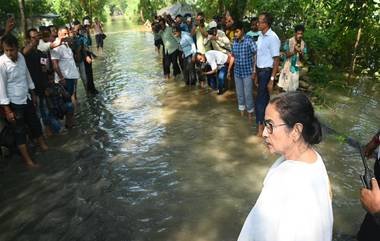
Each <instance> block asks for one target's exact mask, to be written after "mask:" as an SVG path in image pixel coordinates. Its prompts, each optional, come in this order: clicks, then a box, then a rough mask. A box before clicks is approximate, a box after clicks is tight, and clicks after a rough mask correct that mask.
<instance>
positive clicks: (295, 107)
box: [152, 13, 380, 241]
mask: <svg viewBox="0 0 380 241" xmlns="http://www.w3.org/2000/svg"><path fill="white" fill-rule="evenodd" d="M271 26H272V16H271V15H270V14H269V13H261V14H260V15H259V16H258V17H254V18H252V19H251V21H250V30H249V31H246V29H245V26H244V24H243V23H242V22H240V21H235V19H234V18H233V17H232V16H230V15H226V16H225V17H214V18H213V19H212V20H211V21H210V22H207V21H206V19H205V16H204V14H203V13H198V14H197V15H196V16H195V18H194V19H193V18H192V16H191V15H190V14H186V15H185V16H182V15H177V16H175V18H174V19H173V18H172V17H171V16H170V15H167V14H164V15H163V16H156V17H155V19H154V21H153V25H152V31H153V35H154V45H155V46H156V48H157V50H158V51H160V49H161V48H162V57H163V59H162V62H163V72H164V75H165V77H166V78H168V79H169V78H170V73H171V70H170V67H171V66H172V67H173V75H174V77H175V78H177V76H179V75H180V73H181V71H182V75H183V79H184V81H185V83H186V85H197V83H198V84H199V87H200V88H208V87H207V85H208V86H209V88H212V89H214V90H215V91H216V92H217V94H218V95H223V93H224V91H225V90H226V89H228V88H231V86H232V85H233V84H234V86H235V91H236V96H237V104H238V106H237V107H238V110H239V111H240V112H241V115H242V116H244V115H245V112H246V113H247V115H248V118H250V119H252V118H253V113H255V117H256V124H257V136H259V137H263V138H264V141H265V144H266V145H267V147H268V149H269V151H270V152H271V153H276V154H279V155H281V157H280V158H279V159H278V160H277V161H276V162H275V163H274V164H273V165H272V167H271V168H270V169H269V171H268V173H267V176H266V177H265V180H264V183H263V184H264V185H263V189H262V191H261V194H260V196H259V198H258V199H257V201H256V204H255V205H254V207H253V209H252V210H251V212H250V213H249V215H248V217H247V218H246V220H245V222H244V225H243V228H242V230H241V232H240V235H239V237H238V241H254V240H255V241H279V240H287V241H290V240H291V241H305V240H307V241H330V240H332V234H333V211H332V190H331V185H330V181H329V177H328V174H327V171H326V167H325V165H324V162H323V159H322V157H321V156H320V155H319V153H318V152H317V151H316V150H315V149H314V147H313V146H314V145H315V144H318V143H319V142H320V141H321V139H322V131H321V125H320V122H319V121H318V119H317V117H316V116H315V113H314V108H313V106H312V104H311V102H310V101H309V99H308V97H307V96H306V95H305V94H303V93H301V92H297V91H296V90H297V89H298V87H299V72H300V68H301V67H302V64H303V62H304V61H305V60H306V59H307V53H308V51H307V47H306V44H305V42H304V40H303V34H304V31H305V28H304V26H303V25H297V26H295V27H294V36H293V37H291V38H289V39H287V40H286V41H285V43H284V44H283V46H282V49H281V42H280V39H279V38H278V36H277V34H276V33H275V32H274V31H273V30H272V28H271ZM281 60H282V61H281ZM280 62H282V68H281V71H280V67H279V66H280ZM277 77H278V82H277V86H278V87H279V89H280V91H281V92H285V93H281V94H280V95H278V96H274V97H273V96H272V98H271V97H270V95H271V93H272V91H273V88H274V85H275V80H276V78H277ZM254 86H255V89H256V92H257V93H256V98H254V95H253V89H254ZM379 138H380V137H379V133H377V134H376V135H375V136H374V137H373V139H372V141H371V142H370V143H368V144H367V146H366V147H365V150H364V152H365V155H366V156H367V157H370V156H371V155H372V154H373V152H374V150H375V149H376V148H377V147H378V146H379V143H380V139H379ZM379 167H380V164H379V156H377V161H376V164H375V176H376V178H373V179H372V180H371V181H372V189H367V188H363V189H362V190H361V202H362V205H363V207H364V208H365V209H366V210H367V211H368V213H367V215H366V217H365V220H364V221H363V223H362V226H361V228H360V231H359V233H358V235H357V239H358V240H359V241H372V240H373V241H375V240H380V190H379V186H378V181H380V168H379ZM376 179H377V180H376Z"/></svg>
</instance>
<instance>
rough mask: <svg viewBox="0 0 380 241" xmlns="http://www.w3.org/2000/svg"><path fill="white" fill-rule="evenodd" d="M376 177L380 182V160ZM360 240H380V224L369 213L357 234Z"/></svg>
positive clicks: (376, 168)
mask: <svg viewBox="0 0 380 241" xmlns="http://www.w3.org/2000/svg"><path fill="white" fill-rule="evenodd" d="M374 172H375V177H376V180H377V182H379V183H380V160H376V162H375V167H374ZM357 239H358V241H379V240H380V225H378V224H377V223H376V222H375V219H374V217H373V216H372V215H371V214H370V213H367V214H366V215H365V218H364V220H363V223H362V225H361V226H360V230H359V232H358V235H357Z"/></svg>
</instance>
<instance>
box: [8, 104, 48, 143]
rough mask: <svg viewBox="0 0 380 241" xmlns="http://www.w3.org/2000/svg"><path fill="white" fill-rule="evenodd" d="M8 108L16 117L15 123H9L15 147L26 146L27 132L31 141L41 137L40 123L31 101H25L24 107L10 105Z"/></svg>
mask: <svg viewBox="0 0 380 241" xmlns="http://www.w3.org/2000/svg"><path fill="white" fill-rule="evenodd" d="M10 107H11V109H12V111H13V112H14V113H15V116H16V121H15V122H13V123H11V127H12V129H13V132H14V134H15V140H16V145H18V146H19V145H23V144H26V135H27V133H28V130H29V132H30V135H31V138H33V139H34V138H38V137H40V136H42V127H41V122H40V120H39V119H38V117H37V113H36V109H35V108H34V105H33V104H32V101H30V100H27V103H26V104H24V105H17V104H13V103H11V104H10Z"/></svg>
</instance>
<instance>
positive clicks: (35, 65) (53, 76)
mask: <svg viewBox="0 0 380 241" xmlns="http://www.w3.org/2000/svg"><path fill="white" fill-rule="evenodd" d="M11 21H12V20H9V21H8V23H7V26H13V27H14V24H11V23H10V22H11ZM11 28H12V27H11ZM25 39H26V41H25V46H24V47H22V48H19V44H18V40H17V38H16V37H15V36H14V35H12V34H11V29H10V31H6V33H4V35H3V36H2V37H1V44H0V45H1V50H2V51H1V52H3V54H2V55H1V56H0V105H1V107H2V108H1V110H2V111H3V112H2V115H3V117H4V118H5V120H6V122H7V123H8V125H6V127H5V128H9V129H10V130H11V132H9V133H11V134H12V135H14V137H15V143H14V144H15V145H16V146H17V147H18V150H19V152H20V153H21V156H22V158H23V160H24V161H25V163H26V164H27V165H28V166H35V165H36V163H35V161H34V160H32V158H31V155H30V153H29V151H28V148H27V140H28V137H29V139H36V140H37V142H38V144H39V146H40V147H41V149H42V150H47V148H48V147H47V145H46V143H45V140H44V138H43V135H42V130H43V127H42V125H41V121H40V119H41V120H42V123H43V126H44V129H45V131H46V135H52V134H59V133H61V132H63V131H65V128H66V129H71V128H72V127H73V125H74V107H75V104H76V102H77V91H76V90H77V80H78V79H79V78H81V80H82V82H83V86H84V89H85V91H86V94H87V95H94V94H97V93H98V91H97V90H96V88H95V85H94V79H93V73H92V61H93V58H95V57H96V55H95V54H93V53H92V52H91V51H90V48H89V46H90V41H91V36H90V32H89V28H88V26H83V25H81V23H80V22H79V21H75V22H74V25H73V27H72V28H71V29H68V28H67V27H60V28H56V27H55V26H49V27H40V29H39V30H37V29H35V28H31V29H29V30H28V31H27V33H26V36H25ZM63 119H65V124H64V126H65V128H64V126H63V124H62V121H61V120H63ZM29 133H30V135H28V134H29ZM11 144H12V143H11Z"/></svg>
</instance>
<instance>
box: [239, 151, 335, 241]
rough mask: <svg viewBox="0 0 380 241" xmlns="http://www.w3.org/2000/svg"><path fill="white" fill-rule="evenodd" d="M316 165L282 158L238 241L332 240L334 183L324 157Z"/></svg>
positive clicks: (277, 162) (274, 165) (268, 176)
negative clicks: (332, 192)
mask: <svg viewBox="0 0 380 241" xmlns="http://www.w3.org/2000/svg"><path fill="white" fill-rule="evenodd" d="M317 155H318V160H317V161H316V162H314V163H312V164H307V163H304V162H300V161H292V160H284V157H280V158H279V159H278V160H277V161H276V162H275V163H274V164H273V165H272V167H271V168H270V170H269V172H268V174H267V176H266V177H265V180H264V187H263V189H262V191H261V194H260V196H259V198H258V199H257V201H256V204H255V206H254V207H253V209H252V210H251V212H250V213H249V215H248V217H247V219H246V220H245V223H244V225H243V228H242V230H241V232H240V235H239V238H238V241H331V240H332V228H333V212H332V205H331V192H330V182H329V178H328V175H327V171H326V168H325V165H324V163H323V161H322V158H321V156H320V155H319V154H318V153H317Z"/></svg>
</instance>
